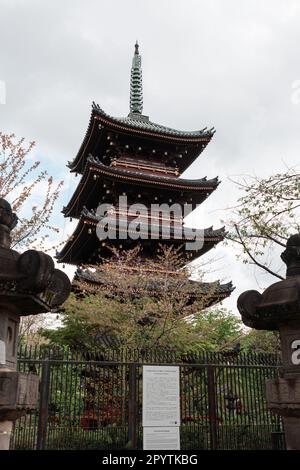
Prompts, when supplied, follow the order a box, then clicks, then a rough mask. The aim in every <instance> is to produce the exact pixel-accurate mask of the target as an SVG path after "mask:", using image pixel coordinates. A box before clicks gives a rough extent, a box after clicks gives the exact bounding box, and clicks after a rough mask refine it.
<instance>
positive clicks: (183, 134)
mask: <svg viewBox="0 0 300 470" xmlns="http://www.w3.org/2000/svg"><path fill="white" fill-rule="evenodd" d="M92 109H93V111H94V112H95V113H96V114H97V115H98V116H101V117H103V118H104V119H107V120H108V123H110V124H115V125H117V126H118V125H119V126H126V127H125V128H124V130H126V129H132V130H140V131H145V132H148V133H149V132H150V133H151V134H157V135H162V136H170V137H172V136H174V137H179V138H184V139H193V140H197V139H198V138H199V137H201V138H203V137H205V138H209V139H211V138H212V136H213V135H214V133H215V132H216V131H215V129H214V127H212V128H211V129H207V128H206V127H205V128H204V129H201V130H196V131H181V130H177V129H173V128H171V127H167V126H163V125H161V124H157V123H155V122H152V121H150V120H149V117H148V116H145V115H143V114H140V113H134V112H130V113H129V114H128V116H126V117H113V116H111V115H109V114H107V113H106V112H105V111H103V109H102V108H101V107H100V106H99V105H98V104H96V103H95V102H93V104H92Z"/></svg>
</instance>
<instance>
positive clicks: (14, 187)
mask: <svg viewBox="0 0 300 470" xmlns="http://www.w3.org/2000/svg"><path fill="white" fill-rule="evenodd" d="M34 146H35V142H29V143H26V142H25V139H24V138H21V139H18V138H17V137H16V136H15V135H14V134H4V133H2V132H0V195H1V197H2V198H7V199H8V201H9V202H10V204H11V206H12V209H13V210H14V211H15V212H16V213H17V215H18V218H19V222H18V225H17V227H16V228H15V230H14V231H13V233H12V237H13V240H12V247H13V248H18V249H24V248H26V247H28V246H33V245H34V246H35V247H36V248H40V249H42V248H43V244H44V242H45V241H46V239H47V238H48V237H49V234H50V233H51V232H54V233H57V232H58V228H57V227H55V226H53V225H52V224H51V220H50V219H51V215H52V213H53V209H54V204H55V202H56V200H57V199H58V197H59V194H60V191H61V188H62V185H63V181H60V182H58V183H55V182H54V180H53V177H52V176H50V175H49V174H48V172H47V171H46V170H41V169H40V162H39V161H35V160H33V159H32V157H31V155H30V153H31V152H32V150H33V148H34ZM35 194H38V203H36V202H34V195H35Z"/></svg>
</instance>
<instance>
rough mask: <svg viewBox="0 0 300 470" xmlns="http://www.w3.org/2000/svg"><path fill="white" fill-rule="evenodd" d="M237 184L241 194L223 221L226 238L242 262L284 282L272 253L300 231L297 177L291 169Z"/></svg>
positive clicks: (299, 195)
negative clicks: (227, 218)
mask: <svg viewBox="0 0 300 470" xmlns="http://www.w3.org/2000/svg"><path fill="white" fill-rule="evenodd" d="M236 184H237V185H238V187H239V188H240V189H241V190H242V191H243V195H242V197H240V198H239V200H238V204H237V206H236V207H235V209H234V212H233V215H232V217H231V218H230V219H229V220H228V221H227V222H226V224H227V227H228V228H229V229H230V230H229V235H228V239H229V240H232V241H233V242H235V243H237V244H238V245H239V246H240V247H241V253H240V255H239V257H240V258H242V260H243V262H244V263H249V264H253V265H255V266H258V267H259V268H260V269H262V270H263V271H265V272H267V273H269V274H271V275H273V276H275V277H276V278H279V279H283V276H282V275H281V274H280V268H278V266H277V265H276V261H277V259H278V257H277V254H276V255H275V258H276V259H275V261H274V252H276V249H277V248H278V249H281V250H282V249H283V248H284V247H285V244H286V241H287V239H288V237H289V236H290V235H292V234H293V233H297V232H299V229H300V212H299V208H300V175H299V172H297V171H296V170H295V169H293V168H289V169H287V170H286V171H285V172H283V173H277V174H274V175H271V176H269V177H267V178H258V177H246V178H244V179H243V180H241V181H237V182H236Z"/></svg>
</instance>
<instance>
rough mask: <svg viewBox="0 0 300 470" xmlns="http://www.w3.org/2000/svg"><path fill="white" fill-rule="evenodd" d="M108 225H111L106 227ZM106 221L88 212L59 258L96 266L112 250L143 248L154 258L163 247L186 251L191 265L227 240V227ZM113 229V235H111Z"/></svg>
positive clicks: (83, 215)
mask: <svg viewBox="0 0 300 470" xmlns="http://www.w3.org/2000/svg"><path fill="white" fill-rule="evenodd" d="M105 222H107V225H105ZM114 222H115V221H114V220H113V219H110V218H109V217H108V218H104V219H102V220H101V221H100V220H99V219H98V218H97V217H96V216H94V215H93V214H91V213H89V212H88V211H86V212H85V213H84V214H82V215H81V217H80V219H79V222H78V224H77V227H76V228H75V230H74V232H73V235H72V236H71V237H70V238H69V239H68V240H67V242H66V244H65V246H64V247H63V249H62V250H61V251H60V253H58V254H57V256H56V258H57V260H58V261H59V262H61V263H68V264H73V265H82V264H96V263H99V262H101V259H102V258H109V257H110V256H111V254H112V253H111V249H110V247H116V248H121V249H125V248H126V249H131V248H134V247H135V246H137V245H138V244H140V245H141V246H142V248H143V255H144V256H147V257H153V256H155V255H156V253H157V251H158V249H159V246H160V245H161V244H166V245H171V246H174V247H182V250H181V251H182V253H184V254H185V261H186V262H189V261H192V260H193V259H195V258H198V257H199V256H202V255H203V254H204V253H206V252H208V251H209V250H210V249H211V248H213V247H214V246H215V245H216V244H217V243H219V242H220V241H222V240H223V239H224V237H225V229H224V227H223V228H221V229H219V230H213V228H212V227H210V228H207V229H204V230H200V229H191V228H188V227H185V226H182V227H178V226H174V225H173V226H172V225H170V226H168V227H167V226H165V225H164V226H161V225H153V224H149V223H148V222H147V223H145V224H144V223H135V222H133V221H127V220H125V221H124V220H121V221H120V220H118V219H116V224H115V225H114ZM107 228H109V232H107Z"/></svg>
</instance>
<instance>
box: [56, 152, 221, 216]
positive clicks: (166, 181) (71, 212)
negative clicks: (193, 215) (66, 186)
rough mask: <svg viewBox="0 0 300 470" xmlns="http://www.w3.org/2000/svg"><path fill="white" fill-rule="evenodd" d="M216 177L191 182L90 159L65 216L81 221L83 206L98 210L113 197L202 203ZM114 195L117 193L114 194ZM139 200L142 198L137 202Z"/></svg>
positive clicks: (214, 185)
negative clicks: (125, 196) (98, 207)
mask: <svg viewBox="0 0 300 470" xmlns="http://www.w3.org/2000/svg"><path fill="white" fill-rule="evenodd" d="M218 184H219V182H218V179H217V178H213V179H210V180H207V179H206V178H201V179H196V180H189V179H184V178H172V177H168V176H159V175H151V174H150V175H149V174H146V173H142V172H138V171H133V170H128V169H124V168H115V167H111V166H106V165H103V164H102V163H101V162H100V161H99V160H97V159H95V158H93V157H91V156H90V157H89V159H88V161H87V164H86V166H85V170H84V173H83V176H82V178H81V180H80V182H79V184H78V186H77V188H76V189H75V191H74V194H73V196H72V198H71V200H70V202H69V203H68V205H67V206H66V207H64V209H63V213H64V215H65V216H66V217H74V218H78V217H79V216H80V213H81V210H82V208H83V206H85V207H87V208H88V209H96V208H97V206H98V205H99V204H100V203H102V202H111V198H112V197H114V198H115V197H118V196H121V195H122V194H123V195H125V194H126V195H128V196H130V199H131V201H132V202H133V201H134V202H143V201H144V200H146V201H147V203H155V202H156V201H158V203H164V202H167V203H168V202H170V201H171V202H172V203H176V202H179V203H184V202H186V203H189V204H192V205H193V206H196V205H197V204H200V203H202V202H203V201H204V200H205V199H206V198H207V197H208V196H209V195H210V194H211V193H212V192H213V191H214V190H215V189H216V188H217V186H218ZM112 193H114V194H113V195H112ZM138 197H140V198H142V199H141V200H139V201H138Z"/></svg>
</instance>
